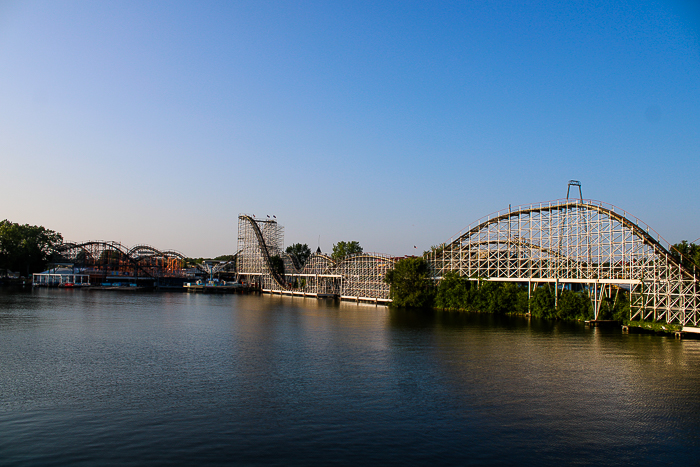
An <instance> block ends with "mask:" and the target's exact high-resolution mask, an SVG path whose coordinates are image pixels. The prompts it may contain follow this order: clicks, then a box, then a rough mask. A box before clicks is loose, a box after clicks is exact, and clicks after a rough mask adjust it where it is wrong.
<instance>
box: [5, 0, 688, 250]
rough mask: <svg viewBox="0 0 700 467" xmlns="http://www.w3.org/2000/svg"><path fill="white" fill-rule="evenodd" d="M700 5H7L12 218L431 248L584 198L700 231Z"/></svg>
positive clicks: (667, 232) (144, 231)
mask: <svg viewBox="0 0 700 467" xmlns="http://www.w3.org/2000/svg"><path fill="white" fill-rule="evenodd" d="M699 175H700V6H699V5H698V4H697V3H696V2H694V1H690V0H688V1H682V0H675V1H672V0H666V1H646V0H636V1H629V2H626V1H580V2H579V1H567V2H561V1H522V2H519V1H459V2H450V1H444V2H440V1H435V2H413V1H378V0H374V1H359V0H358V1H318V2H315V1H303V2H301V1H299V2H297V1H284V2H278V1H259V0H256V1H223V2H178V1H163V2H158V1H134V2H129V1H119V2H102V1H94V0H91V1H75V2H74V1H43V2H33V1H21V2H19V1H18V2H14V1H4V2H0V218H6V219H9V220H10V221H13V222H18V223H22V224H25V223H27V224H31V225H43V226H45V227H47V228H49V229H52V230H55V231H57V232H60V233H61V234H62V235H63V237H64V238H65V239H66V240H70V241H87V240H114V241H120V242H122V243H123V244H125V245H126V246H134V245H137V244H149V245H152V246H154V247H156V248H159V249H163V250H166V249H172V250H178V251H180V252H182V253H183V254H185V255H187V256H190V257H202V256H203V257H214V256H218V255H223V254H232V253H234V252H235V251H236V245H237V230H238V215H239V214H240V213H247V214H254V215H256V216H257V217H262V218H266V216H268V215H269V216H273V215H274V216H276V218H277V220H278V222H279V223H280V224H281V225H283V226H284V228H285V245H290V244H292V243H307V244H308V245H309V246H310V247H311V248H312V249H314V250H315V249H316V247H317V246H320V247H321V249H322V250H323V251H331V250H332V246H333V244H334V243H337V242H338V241H341V240H342V241H353V240H355V241H359V242H360V244H361V245H362V247H363V248H364V250H365V251H368V252H379V253H387V254H392V255H410V254H415V253H418V254H420V253H422V252H423V251H424V250H427V249H428V248H430V246H431V245H437V244H440V243H442V242H445V241H448V240H449V239H450V238H451V237H452V236H454V235H455V234H456V233H458V232H459V231H461V230H462V229H464V228H465V227H467V226H468V225H470V224H472V223H473V222H475V221H477V220H478V219H479V218H481V217H483V216H485V215H487V214H489V213H491V212H494V211H497V210H500V209H504V208H507V207H508V205H512V206H517V205H521V204H529V203H536V202H542V201H548V200H554V199H559V198H564V197H565V196H566V188H567V182H568V181H569V180H570V179H575V180H580V181H581V184H582V191H583V197H584V198H589V199H595V200H601V201H604V202H607V203H611V204H614V205H616V206H619V207H621V208H623V209H625V210H626V211H628V212H630V213H632V214H633V215H635V216H637V217H638V218H639V219H641V220H643V221H644V222H646V223H647V224H649V225H650V226H651V227H653V228H654V229H655V230H656V231H657V232H659V233H660V234H661V236H662V237H663V238H665V239H666V240H667V241H669V242H671V243H675V242H678V241H680V240H683V239H685V240H689V241H692V240H695V239H696V238H698V237H700V215H699V214H700V212H699V209H698V200H699V199H700V183H698V176H699Z"/></svg>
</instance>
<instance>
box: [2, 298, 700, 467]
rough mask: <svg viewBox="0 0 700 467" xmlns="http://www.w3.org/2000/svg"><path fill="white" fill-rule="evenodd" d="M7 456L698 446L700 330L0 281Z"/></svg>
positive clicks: (509, 458) (678, 459)
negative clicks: (16, 286)
mask: <svg viewBox="0 0 700 467" xmlns="http://www.w3.org/2000/svg"><path fill="white" fill-rule="evenodd" d="M0 397H1V399H0V401H1V404H0V464H2V465H11V466H30V465H37V466H39V465H41V466H50V465H120V466H122V465H144V464H148V465H180V464H182V465H194V464H196V465H328V464H334V465H356V464H365V465H380V464H381V465H425V464H440V465H515V464H517V465H560V464H562V463H565V464H585V465H590V464H602V465H645V464H647V465H648V464H657V463H662V464H676V465H697V464H698V455H697V452H698V450H699V449H700V341H698V340H682V341H681V340H676V339H673V338H668V337H661V336H653V335H646V334H622V333H621V331H620V328H619V327H615V328H610V329H597V328H594V329H589V328H587V327H585V326H584V325H583V324H581V323H568V322H567V323H565V322H552V321H538V320H534V319H533V320H529V319H527V318H525V317H510V316H509V317H495V316H489V315H481V314H457V313H440V312H433V313H429V312H408V311H402V310H392V309H389V308H386V307H382V306H374V305H363V304H356V303H348V302H343V303H338V302H334V301H323V300H316V299H310V298H309V299H303V298H291V297H280V296H269V295H218V296H217V295H195V294H183V293H119V292H105V291H87V290H58V289H34V290H28V291H16V290H10V289H2V288H0Z"/></svg>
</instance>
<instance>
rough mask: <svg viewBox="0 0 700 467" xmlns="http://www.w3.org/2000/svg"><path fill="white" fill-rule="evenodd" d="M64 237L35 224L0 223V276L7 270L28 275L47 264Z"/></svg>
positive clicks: (7, 221) (40, 269)
mask: <svg viewBox="0 0 700 467" xmlns="http://www.w3.org/2000/svg"><path fill="white" fill-rule="evenodd" d="M61 243H63V236H62V235H61V234H60V233H58V232H54V231H53V230H49V229H46V228H44V227H41V226H37V225H29V224H17V223H15V222H10V221H9V220H7V219H5V220H3V221H2V222H0V275H5V274H7V273H8V272H9V271H12V272H19V273H20V274H22V275H26V276H27V277H29V275H30V274H32V273H35V272H41V271H43V270H44V268H45V267H46V264H47V263H48V261H49V258H50V256H51V253H52V252H53V250H54V248H55V247H57V246H58V245H60V244H61Z"/></svg>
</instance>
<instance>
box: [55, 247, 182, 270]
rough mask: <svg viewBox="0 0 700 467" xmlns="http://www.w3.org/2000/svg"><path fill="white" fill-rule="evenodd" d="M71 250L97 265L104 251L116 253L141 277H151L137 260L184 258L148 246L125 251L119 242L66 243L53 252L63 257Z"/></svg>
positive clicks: (171, 252) (178, 254) (178, 253)
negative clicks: (79, 252) (90, 259)
mask: <svg viewBox="0 0 700 467" xmlns="http://www.w3.org/2000/svg"><path fill="white" fill-rule="evenodd" d="M71 250H77V251H82V252H83V253H84V254H85V255H86V257H89V258H92V261H93V262H95V263H98V262H99V261H100V258H99V256H101V255H102V254H103V253H104V252H106V251H114V252H116V253H117V254H118V255H119V257H120V258H123V259H125V260H126V261H127V262H128V263H129V264H130V265H131V267H132V268H133V269H134V271H139V272H140V274H139V275H141V276H145V277H153V274H152V273H151V271H149V270H148V268H146V267H144V266H143V265H142V264H140V262H139V260H141V259H144V258H158V257H162V258H168V257H170V258H178V259H180V260H184V259H185V256H184V255H183V254H182V253H180V252H177V251H174V250H165V251H160V250H158V249H156V248H154V247H152V246H149V245H137V246H134V247H132V248H129V249H127V248H126V247H124V246H123V245H122V244H121V243H119V242H113V241H102V240H95V241H87V242H81V243H75V242H66V243H63V244H61V245H59V246H57V247H56V248H55V249H54V251H55V252H56V253H58V254H59V255H64V254H65V253H67V252H70V251H71ZM95 253H99V254H98V257H95Z"/></svg>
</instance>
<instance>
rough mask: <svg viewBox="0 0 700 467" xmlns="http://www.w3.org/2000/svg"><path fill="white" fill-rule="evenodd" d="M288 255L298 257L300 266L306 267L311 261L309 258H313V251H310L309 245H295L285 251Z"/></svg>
mask: <svg viewBox="0 0 700 467" xmlns="http://www.w3.org/2000/svg"><path fill="white" fill-rule="evenodd" d="M285 251H286V252H287V254H289V255H293V256H296V258H297V259H298V260H299V264H300V265H301V266H302V267H304V265H305V264H306V262H307V261H308V260H309V257H310V256H311V250H310V249H309V245H307V244H306V243H304V244H303V245H302V244H301V243H295V244H294V245H292V246H288V247H287V249H286V250H285Z"/></svg>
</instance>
